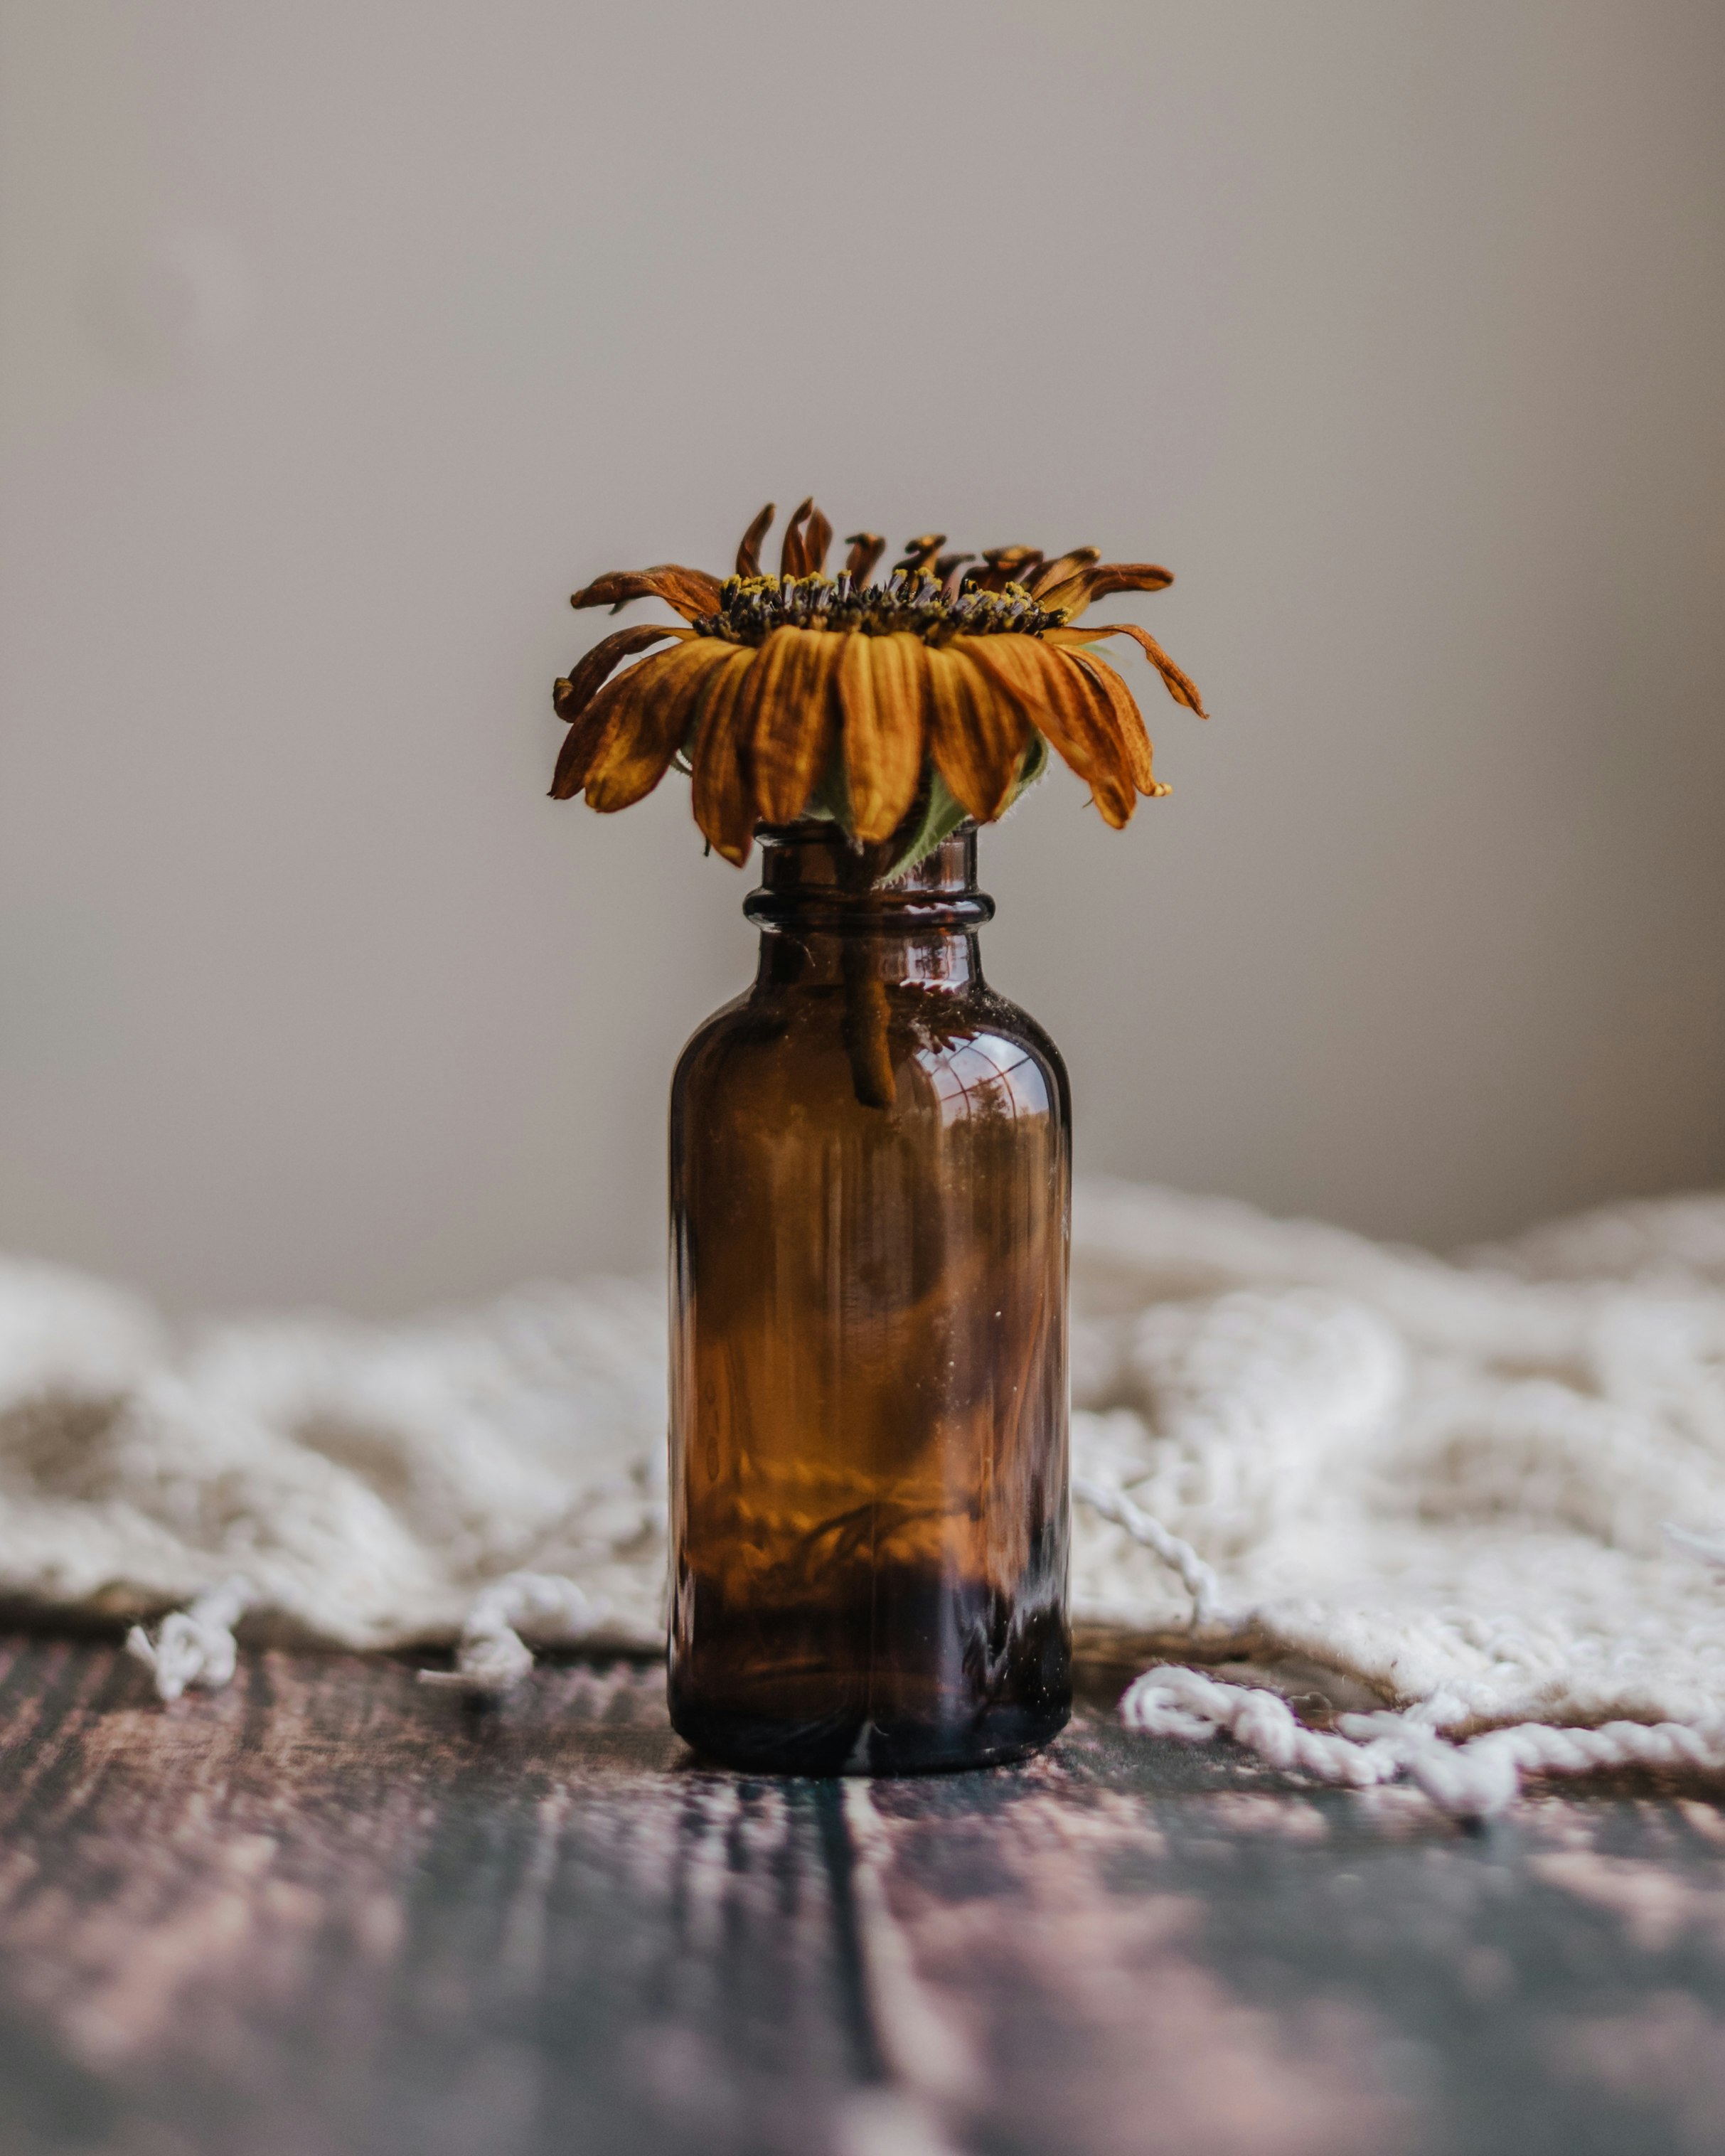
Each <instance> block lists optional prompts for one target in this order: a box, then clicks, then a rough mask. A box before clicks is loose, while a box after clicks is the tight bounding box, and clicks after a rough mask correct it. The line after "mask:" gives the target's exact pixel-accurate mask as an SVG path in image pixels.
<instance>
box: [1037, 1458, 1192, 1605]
mask: <svg viewBox="0 0 1725 2156" xmlns="http://www.w3.org/2000/svg"><path fill="white" fill-rule="evenodd" d="M1072 1496H1073V1500H1074V1501H1075V1502H1076V1503H1077V1504H1081V1505H1088V1506H1089V1507H1090V1508H1091V1512H1095V1513H1096V1514H1098V1515H1099V1516H1100V1517H1101V1518H1103V1519H1105V1520H1110V1521H1111V1522H1113V1523H1114V1525H1115V1526H1116V1527H1124V1528H1125V1530H1126V1532H1127V1534H1129V1535H1130V1536H1131V1537H1132V1540H1133V1541H1134V1542H1135V1543H1141V1544H1142V1547H1143V1548H1146V1549H1147V1550H1153V1552H1154V1553H1155V1554H1156V1555H1157V1556H1158V1557H1159V1558H1161V1559H1162V1562H1163V1563H1164V1564H1165V1565H1166V1566H1167V1567H1168V1569H1169V1571H1170V1572H1173V1573H1177V1574H1178V1577H1179V1580H1180V1584H1181V1585H1182V1586H1183V1587H1184V1589H1186V1591H1187V1593H1188V1594H1189V1595H1190V1596H1191V1597H1192V1619H1191V1623H1192V1629H1193V1630H1194V1631H1196V1630H1199V1628H1200V1627H1202V1626H1204V1625H1209V1624H1213V1623H1214V1622H1215V1621H1216V1620H1217V1619H1218V1618H1219V1617H1220V1615H1221V1614H1222V1613H1221V1608H1220V1601H1221V1584H1220V1582H1219V1580H1218V1579H1217V1578H1216V1574H1215V1570H1214V1567H1213V1566H1211V1565H1208V1564H1206V1563H1204V1559H1203V1558H1201V1557H1200V1556H1199V1554H1198V1552H1197V1551H1196V1550H1195V1549H1194V1548H1193V1547H1192V1545H1191V1543H1189V1542H1183V1541H1182V1539H1181V1538H1180V1537H1179V1536H1178V1535H1174V1534H1170V1533H1169V1532H1168V1529H1167V1528H1166V1527H1163V1524H1162V1522H1161V1521H1160V1520H1158V1519H1155V1518H1153V1517H1152V1516H1151V1514H1149V1513H1148V1512H1145V1511H1144V1510H1143V1509H1142V1507H1141V1506H1137V1505H1135V1504H1134V1503H1133V1502H1132V1499H1131V1498H1130V1497H1128V1496H1127V1494H1126V1492H1125V1491H1123V1490H1111V1489H1110V1488H1109V1487H1108V1486H1107V1485H1106V1483H1102V1482H1097V1481H1092V1480H1091V1477H1090V1476H1086V1475H1075V1476H1073V1477H1072Z"/></svg>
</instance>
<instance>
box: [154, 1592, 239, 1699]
mask: <svg viewBox="0 0 1725 2156" xmlns="http://www.w3.org/2000/svg"><path fill="white" fill-rule="evenodd" d="M257 1599H258V1597H257V1590H256V1589H254V1587H253V1585H252V1584H251V1582H250V1581H249V1579H244V1578H241V1577H240V1576H239V1574H238V1573H235V1574H234V1577H233V1578H231V1579H224V1580H223V1582H222V1584H221V1585H220V1586H219V1587H213V1588H210V1589H208V1591H207V1592H206V1593H204V1594H200V1595H199V1596H198V1599H197V1600H196V1601H195V1602H194V1603H193V1604H192V1606H191V1608H190V1609H176V1610H174V1611H173V1612H172V1614H170V1615H168V1616H167V1617H164V1618H163V1619H162V1623H161V1625H160V1627H159V1628H158V1629H157V1634H156V1637H155V1638H154V1639H153V1640H152V1639H151V1637H150V1635H149V1634H148V1633H147V1632H146V1630H144V1628H143V1626H142V1625H133V1626H132V1628H131V1631H129V1632H128V1633H127V1634H126V1652H127V1653H128V1654H129V1655H132V1656H133V1657H134V1658H135V1659H136V1661H141V1663H142V1664H143V1665H144V1666H145V1667H146V1669H147V1670H148V1671H150V1674H151V1676H152V1677H153V1678H154V1679H155V1681H156V1690H157V1694H158V1695H159V1696H160V1697H162V1699H164V1700H174V1699H177V1698H178V1697H180V1694H181V1693H182V1691H185V1690H186V1689H187V1686H190V1685H196V1686H198V1687H199V1689H200V1690H202V1691H218V1690H219V1689H220V1688H221V1686H223V1685H224V1684H226V1683H227V1682H228V1680H229V1678H231V1677H232V1676H233V1675H234V1660H235V1657H236V1655H238V1653H239V1649H238V1646H237V1645H236V1644H235V1641H234V1626H235V1625H237V1624H238V1623H239V1620H240V1618H241V1617H242V1616H243V1615H244V1614H245V1612H246V1611H247V1610H248V1609H250V1608H251V1607H252V1605H253V1604H254V1603H255V1602H256V1600H257Z"/></svg>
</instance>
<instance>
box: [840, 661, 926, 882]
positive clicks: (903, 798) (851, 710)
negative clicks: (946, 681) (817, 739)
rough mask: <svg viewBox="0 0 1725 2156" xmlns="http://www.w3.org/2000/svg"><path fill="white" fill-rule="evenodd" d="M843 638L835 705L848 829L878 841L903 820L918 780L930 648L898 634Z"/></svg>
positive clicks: (867, 840) (865, 841)
mask: <svg viewBox="0 0 1725 2156" xmlns="http://www.w3.org/2000/svg"><path fill="white" fill-rule="evenodd" d="M841 640H842V643H843V645H844V649H843V650H842V651H841V652H840V654H839V670H838V685H839V706H840V708H841V710H842V711H843V713H844V719H845V784H846V786H847V788H849V791H850V821H851V829H853V830H854V831H855V834H856V835H857V837H858V838H859V839H861V840H862V842H863V844H865V845H878V844H881V843H882V842H883V841H884V840H886V839H890V838H891V836H892V834H893V833H894V832H895V831H896V829H898V827H899V825H900V824H901V823H902V822H903V820H904V819H905V817H906V815H907V814H909V812H910V808H911V803H912V802H913V801H914V800H915V799H916V788H917V787H918V786H919V785H920V784H921V783H922V759H923V756H924V754H925V752H926V744H927V738H928V646H927V644H925V643H924V642H923V641H922V638H921V637H920V636H906V635H902V634H899V635H893V636H864V635H860V634H851V635H848V636H845V637H844V638H843V639H841Z"/></svg>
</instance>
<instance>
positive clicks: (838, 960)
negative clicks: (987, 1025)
mask: <svg viewBox="0 0 1725 2156" xmlns="http://www.w3.org/2000/svg"><path fill="white" fill-rule="evenodd" d="M760 837H761V853H762V880H761V886H760V888H759V890H758V891H751V892H750V893H749V896H747V898H746V899H745V900H744V901H743V907H742V910H743V911H744V912H745V913H746V914H747V916H748V917H749V919H750V920H751V921H755V922H757V924H758V925H759V927H760V930H761V964H760V971H759V973H758V974H757V985H759V986H761V987H768V986H773V987H788V986H791V985H793V984H804V985H807V984H814V983H824V982H842V981H844V980H845V979H847V978H854V976H855V973H857V971H858V970H859V968H862V969H865V970H866V971H867V972H869V973H872V974H873V975H875V978H878V979H880V980H881V981H883V982H885V983H886V984H887V985H888V986H889V987H891V986H895V985H896V986H904V987H912V986H914V987H920V988H941V989H948V990H950V989H957V988H980V987H981V986H982V984H983V969H982V961H981V958H980V957H979V955H978V950H977V931H978V929H979V928H981V927H983V925H984V924H985V923H986V922H988V921H992V920H993V917H994V901H993V899H992V898H990V897H989V896H988V894H987V893H986V892H984V891H978V889H977V883H976V828H975V826H974V825H973V824H967V825H966V826H965V827H964V828H963V829H962V830H959V831H956V832H954V833H953V834H952V837H951V838H949V839H942V841H941V843H940V844H939V845H937V847H935V849H934V850H933V851H932V853H930V854H928V855H927V856H925V858H924V859H923V860H921V861H919V862H918V863H917V865H916V867H915V868H913V869H911V870H910V871H909V872H908V873H907V874H906V875H902V876H900V877H899V878H898V879H897V880H896V881H895V882H893V883H890V884H885V885H877V884H870V882H869V881H868V880H867V873H868V868H869V866H870V864H869V863H868V862H866V861H865V860H860V859H859V857H858V856H857V855H855V854H854V853H853V852H852V851H851V850H850V847H849V846H848V845H847V844H845V839H844V837H843V834H841V833H840V832H839V831H838V829H836V828H835V827H834V825H833V824H819V823H813V822H810V823H803V824H786V825H782V826H779V827H778V828H775V829H767V830H763V831H762V833H761V834H760Z"/></svg>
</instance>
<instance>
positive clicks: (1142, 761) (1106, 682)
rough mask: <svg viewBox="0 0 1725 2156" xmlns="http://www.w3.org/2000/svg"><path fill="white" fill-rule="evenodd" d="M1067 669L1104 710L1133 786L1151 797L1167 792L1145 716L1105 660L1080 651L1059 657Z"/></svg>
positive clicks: (1106, 720) (1123, 683) (1065, 653)
mask: <svg viewBox="0 0 1725 2156" xmlns="http://www.w3.org/2000/svg"><path fill="white" fill-rule="evenodd" d="M1060 656H1061V657H1062V658H1063V659H1064V660H1065V662H1066V664H1067V665H1069V666H1076V668H1077V669H1078V671H1079V674H1080V675H1081V677H1082V679H1083V680H1085V682H1086V683H1087V684H1088V685H1089V686H1090V688H1091V690H1093V691H1094V693H1095V695H1096V696H1099V697H1100V698H1101V700H1102V704H1103V706H1105V707H1106V715H1105V723H1108V724H1111V725H1112V726H1113V727H1114V730H1115V737H1116V739H1117V741H1118V742H1119V743H1120V746H1121V747H1122V750H1123V751H1124V752H1125V754H1126V766H1127V772H1128V773H1129V774H1130V776H1131V778H1132V784H1133V785H1134V786H1135V787H1136V788H1137V790H1138V792H1139V793H1145V794H1149V795H1151V796H1152V797H1155V796H1158V795H1160V794H1163V793H1167V792H1168V788H1167V787H1166V786H1164V785H1163V783H1162V782H1161V781H1160V780H1159V779H1158V778H1157V776H1156V773H1155V769H1154V767H1153V764H1152V761H1151V749H1150V737H1149V735H1148V734H1147V733H1146V732H1145V731H1144V715H1143V713H1142V711H1139V709H1138V706H1137V701H1136V700H1135V699H1134V697H1133V696H1132V690H1130V689H1128V688H1127V685H1126V684H1125V682H1124V681H1122V680H1121V678H1120V676H1119V675H1117V673H1116V672H1115V670H1114V669H1113V668H1112V667H1111V665H1109V664H1108V662H1107V660H1105V659H1100V658H1096V659H1092V658H1088V657H1086V654H1084V653H1083V652H1081V651H1067V652H1063V653H1061V654H1060Z"/></svg>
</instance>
